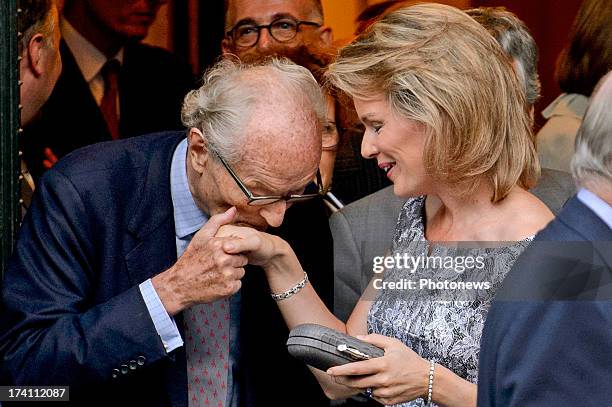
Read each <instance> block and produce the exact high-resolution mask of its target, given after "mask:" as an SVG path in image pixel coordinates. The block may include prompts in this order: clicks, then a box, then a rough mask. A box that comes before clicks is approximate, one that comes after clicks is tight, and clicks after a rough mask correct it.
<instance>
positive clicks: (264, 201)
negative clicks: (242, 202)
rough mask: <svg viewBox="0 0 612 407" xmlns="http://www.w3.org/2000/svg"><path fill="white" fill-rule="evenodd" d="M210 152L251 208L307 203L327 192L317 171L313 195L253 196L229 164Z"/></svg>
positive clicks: (217, 154)
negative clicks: (274, 204)
mask: <svg viewBox="0 0 612 407" xmlns="http://www.w3.org/2000/svg"><path fill="white" fill-rule="evenodd" d="M212 152H213V153H214V154H215V156H217V158H218V159H219V161H221V164H223V166H224V167H225V169H226V170H227V172H229V174H230V175H231V177H232V178H233V179H234V181H235V182H236V185H238V187H239V188H240V189H241V190H242V192H243V193H244V194H245V195H246V197H247V199H248V203H247V204H248V205H251V206H263V205H270V204H273V203H275V202H278V201H283V200H284V201H286V202H302V201H307V200H310V199H314V198H318V197H321V196H322V195H325V192H327V191H325V190H324V189H323V182H322V181H321V173H320V172H319V170H317V187H318V191H317V192H316V193H314V194H294V195H285V196H282V195H264V196H257V195H254V194H253V193H252V192H251V191H250V190H249V188H248V187H247V186H246V185H245V184H244V182H242V180H241V179H240V177H238V175H236V173H235V172H234V170H232V167H230V166H229V164H228V163H226V162H225V160H224V159H223V157H221V155H219V153H217V152H216V151H214V150H212Z"/></svg>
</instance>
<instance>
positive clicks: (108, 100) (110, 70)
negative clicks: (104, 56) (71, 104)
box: [100, 59, 121, 140]
mask: <svg viewBox="0 0 612 407" xmlns="http://www.w3.org/2000/svg"><path fill="white" fill-rule="evenodd" d="M120 67H121V65H120V63H119V61H117V60H116V59H109V60H108V61H106V63H105V64H104V66H103V67H102V69H101V70H100V74H101V75H102V79H104V95H103V96H102V102H101V103H100V110H101V111H102V116H104V120H105V121H106V125H107V126H108V131H109V132H110V134H111V137H112V138H113V140H117V139H118V138H119V117H118V113H117V97H118V95H119V68H120Z"/></svg>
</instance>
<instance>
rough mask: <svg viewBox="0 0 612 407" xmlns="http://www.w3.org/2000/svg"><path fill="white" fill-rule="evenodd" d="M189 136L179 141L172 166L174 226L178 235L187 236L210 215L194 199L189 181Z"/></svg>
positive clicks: (171, 184)
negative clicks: (187, 162)
mask: <svg viewBox="0 0 612 407" xmlns="http://www.w3.org/2000/svg"><path fill="white" fill-rule="evenodd" d="M186 157H187V138H185V139H184V140H183V141H181V142H180V143H179V145H178V146H177V147H176V150H175V151H174V155H173V156H172V165H171V167H170V192H171V194H172V206H173V207H174V225H175V226H174V228H175V232H176V237H177V238H179V239H184V238H185V237H187V236H189V235H191V234H193V233H194V232H197V231H198V230H200V228H201V227H202V226H203V225H204V223H206V221H207V220H208V215H207V214H206V213H205V212H204V211H203V210H201V209H200V208H199V207H198V206H197V205H196V203H195V201H194V200H193V196H192V195H191V191H189V183H188V181H187V167H186V165H185V164H186Z"/></svg>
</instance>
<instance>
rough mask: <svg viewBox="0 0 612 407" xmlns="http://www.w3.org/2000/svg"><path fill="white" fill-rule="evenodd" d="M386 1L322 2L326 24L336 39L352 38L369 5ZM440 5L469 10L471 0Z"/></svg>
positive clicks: (454, 0) (346, 0)
mask: <svg viewBox="0 0 612 407" xmlns="http://www.w3.org/2000/svg"><path fill="white" fill-rule="evenodd" d="M381 1H384V0H322V3H323V12H324V14H325V23H326V24H327V25H329V26H330V27H332V29H333V31H334V39H335V40H340V39H345V38H350V37H352V36H353V33H354V32H355V19H356V18H357V16H358V15H359V13H361V11H362V10H363V9H364V8H366V7H367V6H369V5H372V4H376V3H380V2H381ZM438 3H443V4H449V5H451V6H455V7H458V8H467V7H470V5H471V0H441V1H438Z"/></svg>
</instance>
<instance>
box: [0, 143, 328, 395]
mask: <svg viewBox="0 0 612 407" xmlns="http://www.w3.org/2000/svg"><path fill="white" fill-rule="evenodd" d="M183 137H185V134H184V132H173V133H159V134H153V135H147V136H144V137H137V138H132V139H129V140H123V141H117V142H110V143H104V144H97V145H94V146H89V147H85V148H83V149H81V150H79V151H77V152H75V153H73V154H71V155H69V156H67V157H66V158H65V159H64V160H62V161H60V162H59V163H58V164H57V165H56V166H55V167H54V168H53V169H51V170H49V171H48V172H47V173H46V174H45V176H44V177H43V178H42V181H41V183H40V186H39V188H38V189H37V192H36V194H35V197H34V200H33V203H32V207H31V209H30V211H29V212H28V214H27V215H26V219H25V221H24V224H23V226H22V228H21V230H20V232H19V237H18V241H17V245H16V249H15V251H14V254H13V256H12V258H11V260H10V265H9V267H8V270H7V272H6V274H5V279H4V284H3V291H2V306H3V308H2V311H1V313H0V357H1V364H0V366H1V370H2V376H1V381H0V384H9V383H10V384H21V385H26V384H38V385H43V384H58V385H59V384H62V385H69V386H70V396H71V400H73V401H75V402H76V403H75V404H82V405H93V404H101V405H102V404H104V405H138V406H168V405H173V406H186V405H187V390H186V389H187V377H186V361H185V351H184V349H183V348H182V347H181V348H179V349H178V350H175V351H173V352H171V353H170V354H169V355H166V353H165V351H164V348H163V346H162V343H161V341H160V338H159V337H158V335H157V333H156V330H155V327H154V325H153V322H152V321H151V318H150V316H149V314H148V311H147V308H146V306H145V304H144V301H143V299H142V296H141V294H140V291H139V289H138V286H137V285H138V284H139V283H140V282H142V281H144V280H146V279H148V278H150V277H152V276H154V275H156V274H158V273H160V272H162V271H164V270H166V269H167V268H169V267H170V266H172V265H173V264H174V263H175V261H176V245H175V231H174V217H173V208H172V200H171V195H170V180H169V178H170V177H169V174H170V164H171V158H172V154H173V152H174V150H175V147H176V145H177V144H178V143H179V141H180V140H181V139H182V138H183ZM294 217H297V218H298V219H304V220H301V221H300V222H301V223H300V224H298V226H296V227H300V226H302V227H303V225H304V224H307V225H308V228H307V229H306V228H305V229H302V230H301V231H296V230H295V229H294V226H295V224H293V225H292V224H291V222H293V221H295V220H292V219H293V218H294ZM287 222H289V225H286V228H288V229H290V230H291V233H290V234H289V235H288V236H284V237H286V238H287V240H288V241H289V242H290V244H292V245H293V247H295V248H296V251H297V253H298V255H299V256H300V257H301V261H302V264H303V266H304V268H305V270H308V272H309V275H310V276H311V280H312V282H313V285H314V286H315V288H317V289H318V290H319V291H320V292H322V293H323V294H324V295H323V298H324V300H325V301H326V302H327V303H328V304H330V303H331V298H330V297H331V290H332V288H331V279H332V269H331V267H332V262H331V235H330V232H329V228H328V227H327V219H326V217H325V208H324V205H323V203H322V202H320V201H319V202H317V201H314V202H311V203H310V206H308V205H307V206H299V205H294V206H293V207H292V208H291V213H290V214H288V219H287ZM279 232H282V231H279ZM314 236H316V237H317V238H314ZM296 240H299V241H296ZM325 265H326V267H325ZM176 320H177V324H178V327H179V330H180V331H181V332H182V331H183V327H182V319H181V316H180V315H178V316H177V318H176ZM240 329H241V342H242V346H241V348H242V360H241V363H240V366H241V367H242V373H243V375H241V377H239V378H238V380H240V381H241V382H242V383H243V390H244V392H243V398H242V399H243V402H244V405H247V406H286V405H288V404H287V403H290V405H304V406H319V405H327V399H325V397H324V395H323V394H322V392H321V390H320V388H319V386H318V384H317V383H316V382H315V379H314V377H313V376H312V375H311V374H310V372H309V371H308V370H307V368H306V366H305V365H304V364H302V363H301V362H298V361H297V360H293V359H291V358H290V356H289V355H288V353H287V351H286V347H285V341H286V337H287V328H286V326H285V323H284V321H283V319H282V316H281V315H280V312H279V311H278V308H277V306H276V304H275V302H274V301H273V300H272V298H271V297H270V295H269V288H268V286H267V283H266V280H265V276H264V274H263V272H262V271H261V270H257V269H252V270H247V273H246V276H245V278H244V279H243V288H242V314H241V325H240ZM138 357H142V358H141V360H143V359H144V360H146V362H145V365H144V366H143V367H142V368H138V369H136V370H135V371H130V372H129V373H128V374H125V375H121V376H120V377H119V378H118V379H112V378H111V376H112V371H113V369H115V368H118V367H119V366H121V365H122V364H128V363H129V361H131V360H137V358H138Z"/></svg>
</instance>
